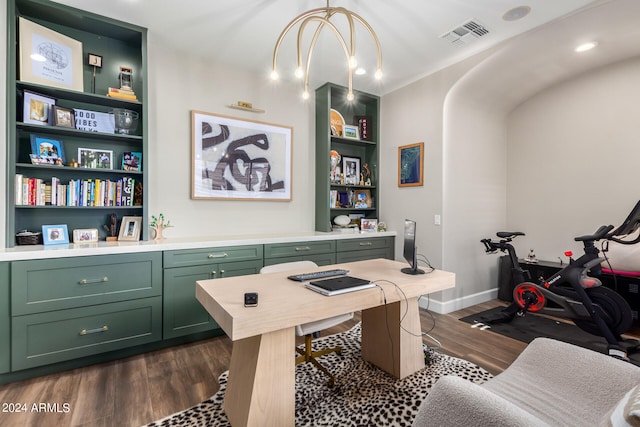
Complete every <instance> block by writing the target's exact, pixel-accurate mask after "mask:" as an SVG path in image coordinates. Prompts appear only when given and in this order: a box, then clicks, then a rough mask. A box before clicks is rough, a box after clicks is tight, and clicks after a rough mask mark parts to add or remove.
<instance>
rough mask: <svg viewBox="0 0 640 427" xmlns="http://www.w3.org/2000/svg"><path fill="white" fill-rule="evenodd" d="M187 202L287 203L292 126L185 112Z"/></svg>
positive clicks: (289, 181) (290, 165)
mask: <svg viewBox="0 0 640 427" xmlns="http://www.w3.org/2000/svg"><path fill="white" fill-rule="evenodd" d="M191 135H192V150H191V152H192V155H193V158H192V169H191V198H192V199H221V200H275V201H290V200H291V195H292V192H291V184H292V182H291V178H292V174H291V167H292V164H291V158H292V144H293V128H292V127H290V126H281V125H275V124H270V123H263V122H257V121H249V120H243V119H237V118H233V117H227V116H220V115H216V114H211V113H204V112H201V111H192V112H191Z"/></svg>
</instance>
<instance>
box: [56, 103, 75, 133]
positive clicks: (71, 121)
mask: <svg viewBox="0 0 640 427" xmlns="http://www.w3.org/2000/svg"><path fill="white" fill-rule="evenodd" d="M51 109H52V111H53V114H52V116H53V125H54V126H60V127H63V128H73V129H75V128H76V118H75V116H74V115H73V110H72V109H70V108H63V107H59V106H57V105H52V106H51Z"/></svg>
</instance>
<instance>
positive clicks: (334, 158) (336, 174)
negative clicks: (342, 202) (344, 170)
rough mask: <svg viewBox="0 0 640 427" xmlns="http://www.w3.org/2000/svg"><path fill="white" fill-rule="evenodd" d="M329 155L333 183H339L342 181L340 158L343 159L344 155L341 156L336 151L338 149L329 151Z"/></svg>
mask: <svg viewBox="0 0 640 427" xmlns="http://www.w3.org/2000/svg"><path fill="white" fill-rule="evenodd" d="M329 157H330V166H331V172H330V177H329V179H330V181H331V183H332V184H339V183H340V166H339V165H340V160H341V159H342V156H340V154H339V153H338V152H337V151H336V150H331V152H330V153H329Z"/></svg>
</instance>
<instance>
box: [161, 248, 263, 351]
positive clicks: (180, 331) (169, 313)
mask: <svg viewBox="0 0 640 427" xmlns="http://www.w3.org/2000/svg"><path fill="white" fill-rule="evenodd" d="M261 267H262V261H261V260H254V261H238V262H229V263H220V264H213V265H196V266H191V267H178V268H168V269H165V270H164V296H163V298H164V326H163V338H164V339H169V338H176V337H180V336H184V335H190V334H194V333H197V332H204V331H209V330H212V329H216V328H218V324H217V323H216V322H215V321H214V320H213V319H212V318H211V316H209V313H207V311H206V310H205V309H204V307H202V305H201V304H200V302H199V301H198V300H197V299H196V296H195V295H196V281H197V280H207V279H215V278H220V277H233V276H242V275H247V274H256V273H258V272H259V271H260V268H261Z"/></svg>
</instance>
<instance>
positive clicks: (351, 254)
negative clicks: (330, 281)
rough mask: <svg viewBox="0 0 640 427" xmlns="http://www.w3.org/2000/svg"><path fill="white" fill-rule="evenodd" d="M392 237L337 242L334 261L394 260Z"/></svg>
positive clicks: (393, 239) (393, 240)
mask: <svg viewBox="0 0 640 427" xmlns="http://www.w3.org/2000/svg"><path fill="white" fill-rule="evenodd" d="M394 242H395V238H394V237H368V238H357V239H345V240H339V241H338V245H337V253H336V258H337V259H336V261H337V262H338V263H342V262H354V261H364V260H367V259H375V258H387V259H393V258H394V245H395V243H394Z"/></svg>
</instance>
